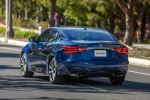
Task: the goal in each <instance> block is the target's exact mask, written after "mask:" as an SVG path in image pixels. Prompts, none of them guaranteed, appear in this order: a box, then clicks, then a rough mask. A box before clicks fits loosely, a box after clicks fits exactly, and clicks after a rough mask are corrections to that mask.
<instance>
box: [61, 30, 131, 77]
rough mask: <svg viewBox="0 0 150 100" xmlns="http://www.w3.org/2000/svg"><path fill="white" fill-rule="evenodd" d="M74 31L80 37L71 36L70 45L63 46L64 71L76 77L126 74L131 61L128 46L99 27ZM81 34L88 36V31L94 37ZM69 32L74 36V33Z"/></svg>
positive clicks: (119, 75)
mask: <svg viewBox="0 0 150 100" xmlns="http://www.w3.org/2000/svg"><path fill="white" fill-rule="evenodd" d="M66 32H67V31H66ZM69 32H72V31H69ZM72 33H74V37H75V36H76V38H74V39H70V40H69V42H70V44H66V45H63V46H62V48H63V49H62V50H63V59H62V62H61V64H63V65H64V66H65V72H64V74H66V75H71V76H75V77H110V76H115V77H121V76H125V75H126V73H127V70H128V63H129V62H128V48H127V47H126V46H124V45H122V44H121V43H119V42H118V41H117V40H116V39H115V38H114V37H113V36H112V35H111V34H110V33H108V32H106V31H97V30H96V31H95V30H90V31H87V30H84V31H75V32H72ZM80 33H82V35H83V34H84V35H86V36H87V34H88V36H89V37H90V36H91V38H86V39H85V40H84V38H83V37H84V36H80V35H79V34H80ZM68 34H69V36H70V35H71V33H68ZM78 35H79V36H78ZM93 35H96V36H95V38H94V37H92V36H93ZM99 37H100V38H99ZM60 72H61V71H60Z"/></svg>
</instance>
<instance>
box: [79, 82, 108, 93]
mask: <svg viewBox="0 0 150 100" xmlns="http://www.w3.org/2000/svg"><path fill="white" fill-rule="evenodd" d="M78 85H81V86H84V87H88V88H91V89H95V90H99V91H102V92H107V91H108V90H104V89H101V88H98V87H93V86H89V85H83V84H78Z"/></svg>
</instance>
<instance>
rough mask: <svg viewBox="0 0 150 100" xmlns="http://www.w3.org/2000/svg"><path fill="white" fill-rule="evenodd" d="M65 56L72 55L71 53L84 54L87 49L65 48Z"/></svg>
mask: <svg viewBox="0 0 150 100" xmlns="http://www.w3.org/2000/svg"><path fill="white" fill-rule="evenodd" d="M63 48H64V49H65V50H64V54H70V53H78V52H84V51H85V50H86V48H85V47H76V46H63Z"/></svg>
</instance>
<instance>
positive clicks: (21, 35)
mask: <svg viewBox="0 0 150 100" xmlns="http://www.w3.org/2000/svg"><path fill="white" fill-rule="evenodd" d="M14 33H15V38H28V37H32V36H35V37H37V36H38V34H35V33H34V32H33V31H20V30H19V29H18V28H15V29H14Z"/></svg>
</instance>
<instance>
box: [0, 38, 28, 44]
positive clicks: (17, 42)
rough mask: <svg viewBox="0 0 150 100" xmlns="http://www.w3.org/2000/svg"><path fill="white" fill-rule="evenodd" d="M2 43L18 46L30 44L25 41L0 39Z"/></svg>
mask: <svg viewBox="0 0 150 100" xmlns="http://www.w3.org/2000/svg"><path fill="white" fill-rule="evenodd" d="M0 42H3V43H8V44H12V45H17V46H25V45H26V44H27V43H28V42H24V41H16V40H13V39H8V40H7V39H6V38H1V37H0Z"/></svg>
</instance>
